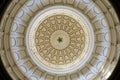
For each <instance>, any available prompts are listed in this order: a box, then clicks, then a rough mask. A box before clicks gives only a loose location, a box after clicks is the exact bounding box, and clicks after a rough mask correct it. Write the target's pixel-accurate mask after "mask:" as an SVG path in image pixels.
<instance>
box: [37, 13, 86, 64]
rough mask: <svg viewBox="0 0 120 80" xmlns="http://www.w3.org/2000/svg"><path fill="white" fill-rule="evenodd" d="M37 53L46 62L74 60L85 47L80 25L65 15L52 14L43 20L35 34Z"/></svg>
mask: <svg viewBox="0 0 120 80" xmlns="http://www.w3.org/2000/svg"><path fill="white" fill-rule="evenodd" d="M35 45H36V49H37V51H38V52H39V55H40V56H41V57H42V58H43V59H44V60H45V61H47V62H49V63H52V64H55V65H64V64H68V63H71V62H73V61H74V60H76V59H77V58H78V57H79V56H80V54H81V52H82V50H83V49H84V47H85V33H84V31H83V29H82V27H81V25H80V24H79V23H78V22H77V21H76V20H74V19H73V18H71V17H69V16H66V15H54V16H50V17H48V18H47V19H46V20H44V21H43V22H42V23H41V24H40V26H39V27H38V29H37V31H36V34H35Z"/></svg>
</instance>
